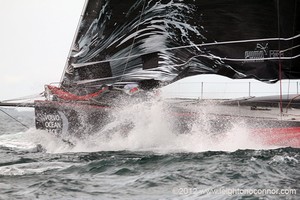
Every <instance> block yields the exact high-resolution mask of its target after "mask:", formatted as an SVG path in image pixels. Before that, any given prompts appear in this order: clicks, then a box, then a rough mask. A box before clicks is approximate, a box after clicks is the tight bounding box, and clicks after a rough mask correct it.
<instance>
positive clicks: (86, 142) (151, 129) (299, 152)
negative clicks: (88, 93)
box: [0, 108, 300, 200]
mask: <svg viewBox="0 0 300 200" xmlns="http://www.w3.org/2000/svg"><path fill="white" fill-rule="evenodd" d="M1 109H3V108H1ZM4 110H5V111H6V112H8V113H9V114H10V115H12V116H13V117H15V118H16V119H18V120H19V121H20V122H22V123H23V124H25V125H27V126H28V127H29V129H28V128H26V127H24V126H22V125H21V124H19V123H18V122H16V121H15V120H13V119H11V118H9V117H8V116H7V115H5V114H4V113H2V112H0V188H1V190H0V199H3V200H6V199H30V200H32V199H70V200H71V199H101V200H102V199H128V200H129V199H130V200H131V199H300V163H299V162H300V149H296V148H289V147H268V146H263V145H260V144H258V143H256V142H251V138H249V137H248V136H247V130H244V129H243V128H242V127H236V128H235V129H234V130H231V132H230V133H228V134H227V137H225V138H222V140H221V141H220V140H215V139H207V137H208V136H207V135H205V134H202V133H201V129H197V130H194V132H193V133H190V134H182V135H178V134H173V133H172V132H169V131H168V130H166V127H164V126H163V124H162V123H160V122H159V120H160V119H159V118H157V117H153V119H154V120H153V121H149V120H148V121H147V122H148V123H141V124H136V126H137V127H139V129H136V130H134V131H132V132H129V133H128V135H127V136H126V137H124V136H123V137H121V136H118V135H117V134H116V135H114V136H112V137H110V138H104V137H101V133H99V134H98V135H94V136H90V137H87V138H86V139H81V140H78V141H76V140H74V141H73V142H74V144H75V145H74V146H70V145H69V144H67V143H66V142H63V141H61V140H60V139H58V138H56V137H54V136H52V135H51V134H48V133H46V132H44V131H40V130H36V129H35V128H34V113H33V111H32V110H14V109H4ZM154 113H155V112H154Z"/></svg>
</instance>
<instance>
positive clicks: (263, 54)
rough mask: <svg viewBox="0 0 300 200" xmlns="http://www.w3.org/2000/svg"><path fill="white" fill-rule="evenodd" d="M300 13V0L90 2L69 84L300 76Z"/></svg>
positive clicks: (73, 56)
mask: <svg viewBox="0 0 300 200" xmlns="http://www.w3.org/2000/svg"><path fill="white" fill-rule="evenodd" d="M299 13H300V0H263V1H262V0H250V1H238V0H196V1H195V0H126V1H124V0H89V1H87V4H86V8H85V11H84V14H83V17H82V20H81V22H80V25H79V29H78V32H77V34H76V38H75V42H74V44H73V46H72V48H71V53H70V58H69V60H68V63H67V67H66V70H65V72H64V74H63V81H62V85H63V86H64V87H65V88H69V89H70V88H74V87H75V88H76V87H95V88H97V87H99V86H100V85H102V84H112V85H117V84H118V85H122V84H126V83H128V82H141V81H147V80H156V81H158V82H159V83H161V84H162V85H166V84H169V83H171V82H174V81H176V80H179V79H182V78H184V77H188V76H193V75H198V74H219V75H223V76H227V77H230V78H234V79H241V78H256V79H258V80H261V81H268V82H274V81H277V80H278V79H279V78H280V77H281V78H283V79H298V78H300V16H299V15H300V14H299ZM279 70H281V71H279ZM71 86H72V87H71ZM70 90H71V89H70Z"/></svg>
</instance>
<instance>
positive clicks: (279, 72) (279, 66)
mask: <svg viewBox="0 0 300 200" xmlns="http://www.w3.org/2000/svg"><path fill="white" fill-rule="evenodd" d="M277 31H278V38H280V10H279V0H277ZM280 49H281V44H280V40H278V50H279V52H280ZM280 58H281V53H279V60H278V78H279V85H280V86H279V87H280V103H279V105H280V114H281V116H282V114H283V107H282V80H281V79H282V72H281V70H282V65H281V59H280Z"/></svg>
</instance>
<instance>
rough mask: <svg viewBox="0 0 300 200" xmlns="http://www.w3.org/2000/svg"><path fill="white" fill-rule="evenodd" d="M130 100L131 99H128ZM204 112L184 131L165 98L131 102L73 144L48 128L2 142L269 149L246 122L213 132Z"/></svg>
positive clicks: (166, 149)
mask: <svg viewBox="0 0 300 200" xmlns="http://www.w3.org/2000/svg"><path fill="white" fill-rule="evenodd" d="M127 103H128V102H127ZM203 110H204V111H203V112H204V113H202V116H201V117H200V119H199V120H201V123H198V122H197V120H196V121H191V122H190V123H191V124H189V127H190V129H189V130H187V131H186V132H185V133H184V134H183V133H181V132H180V131H181V130H180V131H179V130H178V127H177V126H175V125H176V123H177V122H176V121H175V122H174V118H173V117H172V116H171V115H170V110H169V109H168V106H166V105H165V101H163V100H161V99H154V100H151V101H143V102H140V101H137V102H133V103H128V104H127V105H126V106H122V107H120V108H118V109H116V110H114V111H113V112H112V116H113V120H112V121H111V122H110V123H108V124H106V125H105V126H104V127H103V129H102V130H101V131H100V132H98V133H96V134H91V135H86V136H85V138H84V139H83V138H80V139H78V138H73V137H71V136H70V138H69V139H70V141H71V142H72V143H74V146H70V145H69V144H67V143H66V142H64V141H62V140H61V139H60V138H57V137H55V136H54V135H52V134H50V133H47V132H46V131H41V130H36V129H34V128H31V129H29V130H28V131H26V132H19V133H16V134H8V135H1V136H0V145H1V146H6V147H10V148H20V149H34V148H36V146H37V145H38V144H40V145H42V147H43V148H44V149H45V150H46V151H47V152H48V153H63V152H94V151H119V150H129V151H155V152H160V153H170V152H203V151H235V150H237V149H266V148H270V147H267V146H265V145H262V144H260V143H259V142H258V141H257V139H256V138H253V137H251V135H250V131H249V130H248V129H247V128H246V126H244V125H243V124H242V123H236V124H233V127H232V128H231V129H230V130H226V131H224V132H223V133H219V134H212V132H211V129H210V126H209V120H210V119H209V118H208V117H206V115H205V108H204V109H203Z"/></svg>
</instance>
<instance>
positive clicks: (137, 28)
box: [121, 0, 146, 81]
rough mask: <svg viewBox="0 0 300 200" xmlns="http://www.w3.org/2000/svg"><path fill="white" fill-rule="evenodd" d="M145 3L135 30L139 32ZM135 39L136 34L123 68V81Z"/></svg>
mask: <svg viewBox="0 0 300 200" xmlns="http://www.w3.org/2000/svg"><path fill="white" fill-rule="evenodd" d="M145 5H146V0H144V4H143V8H142V13H141V15H140V19H139V21H138V25H137V27H136V31H135V32H137V31H138V30H139V26H140V23H141V21H142V16H143V14H144V11H145ZM135 39H136V36H134V38H133V41H132V44H131V47H130V51H129V53H128V56H127V60H126V64H125V67H124V70H123V73H122V76H121V81H122V80H123V75H124V74H125V71H126V68H127V66H128V62H129V56H130V54H131V52H132V49H133V45H134V42H135Z"/></svg>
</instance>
